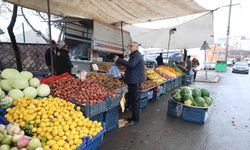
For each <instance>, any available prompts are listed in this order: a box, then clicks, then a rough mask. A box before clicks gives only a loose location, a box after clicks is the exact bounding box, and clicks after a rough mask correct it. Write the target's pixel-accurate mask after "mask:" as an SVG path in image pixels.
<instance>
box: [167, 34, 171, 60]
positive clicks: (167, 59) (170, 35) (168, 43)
mask: <svg viewBox="0 0 250 150" xmlns="http://www.w3.org/2000/svg"><path fill="white" fill-rule="evenodd" d="M170 39H171V32H170V31H169V38H168V51H167V63H168V61H169V59H168V53H169V47H170Z"/></svg>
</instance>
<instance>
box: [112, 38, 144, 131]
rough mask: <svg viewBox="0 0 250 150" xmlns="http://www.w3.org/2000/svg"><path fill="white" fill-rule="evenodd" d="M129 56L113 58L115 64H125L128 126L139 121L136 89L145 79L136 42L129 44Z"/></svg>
mask: <svg viewBox="0 0 250 150" xmlns="http://www.w3.org/2000/svg"><path fill="white" fill-rule="evenodd" d="M129 51H130V58H129V60H128V61H127V60H124V59H121V58H119V57H118V56H116V57H115V58H114V60H115V61H116V64H117V65H123V66H125V67H126V68H127V69H126V72H125V82H126V84H127V85H128V99H129V102H130V104H131V111H132V117H131V118H129V119H128V124H127V125H128V126H132V125H136V124H137V123H139V121H140V114H139V112H140V110H139V99H138V89H139V86H140V84H141V83H142V82H144V80H145V73H144V60H143V56H142V54H141V53H140V52H139V51H138V43H136V42H132V43H130V44H129Z"/></svg>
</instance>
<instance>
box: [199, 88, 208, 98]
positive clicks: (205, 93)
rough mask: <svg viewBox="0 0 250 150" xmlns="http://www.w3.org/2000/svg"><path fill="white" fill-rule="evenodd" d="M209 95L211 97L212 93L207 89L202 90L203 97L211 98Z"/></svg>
mask: <svg viewBox="0 0 250 150" xmlns="http://www.w3.org/2000/svg"><path fill="white" fill-rule="evenodd" d="M209 95H210V93H209V91H208V90H207V89H201V96H202V97H205V96H207V97H209Z"/></svg>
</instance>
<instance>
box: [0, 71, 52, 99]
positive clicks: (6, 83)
mask: <svg viewBox="0 0 250 150" xmlns="http://www.w3.org/2000/svg"><path fill="white" fill-rule="evenodd" d="M0 85H1V86H0V87H1V89H2V90H1V91H0V94H1V96H0V98H1V99H3V97H2V96H3V93H2V91H4V94H5V95H8V96H9V97H11V98H12V99H13V100H17V99H19V98H22V97H24V96H26V97H32V98H35V97H45V96H48V95H49V94H50V88H49V86H48V85H47V84H40V81H39V79H37V78H33V74H32V73H31V72H28V71H22V72H19V71H17V70H16V69H11V68H8V69H5V70H3V71H2V73H1V79H0ZM7 99H8V98H7Z"/></svg>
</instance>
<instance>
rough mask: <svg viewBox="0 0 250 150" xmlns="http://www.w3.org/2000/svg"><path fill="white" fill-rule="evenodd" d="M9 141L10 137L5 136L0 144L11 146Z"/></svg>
mask: <svg viewBox="0 0 250 150" xmlns="http://www.w3.org/2000/svg"><path fill="white" fill-rule="evenodd" d="M11 139H12V136H11V135H5V137H4V139H3V140H2V144H6V145H11V142H12V141H11ZM0 149H1V148H0Z"/></svg>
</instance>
